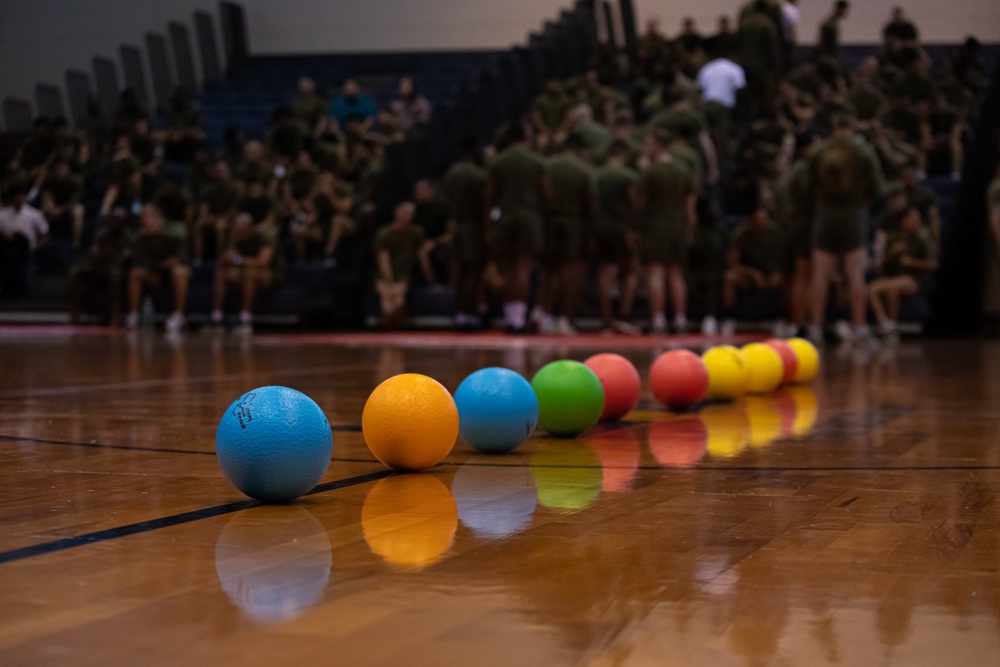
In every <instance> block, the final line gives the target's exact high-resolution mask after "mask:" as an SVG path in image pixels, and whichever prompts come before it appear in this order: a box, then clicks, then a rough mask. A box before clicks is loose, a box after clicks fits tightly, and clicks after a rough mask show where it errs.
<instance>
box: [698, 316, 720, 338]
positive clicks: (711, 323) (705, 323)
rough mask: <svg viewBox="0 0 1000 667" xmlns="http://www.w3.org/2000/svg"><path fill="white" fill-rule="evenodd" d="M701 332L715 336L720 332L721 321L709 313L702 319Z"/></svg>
mask: <svg viewBox="0 0 1000 667" xmlns="http://www.w3.org/2000/svg"><path fill="white" fill-rule="evenodd" d="M701 333H702V334H704V335H706V336H714V335H715V334H717V333H719V322H718V320H716V319H715V318H714V317H712V316H711V315H709V316H708V317H706V318H705V319H703V320H702V321H701Z"/></svg>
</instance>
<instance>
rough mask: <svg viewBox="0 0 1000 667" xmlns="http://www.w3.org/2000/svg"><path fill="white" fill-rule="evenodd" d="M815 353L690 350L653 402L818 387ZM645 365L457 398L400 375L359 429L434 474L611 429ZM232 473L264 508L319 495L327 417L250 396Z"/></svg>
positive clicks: (262, 395)
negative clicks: (477, 458)
mask: <svg viewBox="0 0 1000 667" xmlns="http://www.w3.org/2000/svg"><path fill="white" fill-rule="evenodd" d="M819 363H820V362H819V354H818V352H817V351H816V348H815V347H813V346H812V345H811V344H810V343H809V342H808V341H805V340H803V339H792V340H790V341H782V340H770V341H766V342H764V343H751V344H749V345H746V346H744V347H743V348H741V349H740V348H736V347H732V346H718V347H713V348H711V349H709V350H707V351H706V352H705V353H704V354H703V355H701V356H700V357H699V356H698V355H697V354H695V353H694V352H690V351H688V350H671V351H669V352H664V353H663V354H661V355H659V356H658V357H657V358H656V360H655V361H654V362H653V364H652V366H651V367H650V369H649V386H650V389H651V390H652V393H653V396H654V397H656V399H657V400H658V401H659V402H660V403H661V404H663V405H664V406H666V407H668V408H688V407H690V406H693V405H696V404H698V403H700V402H701V401H704V400H706V399H708V400H715V401H725V400H733V399H736V398H738V397H740V396H742V395H743V394H745V393H750V394H767V393H771V392H773V391H776V390H777V389H778V387H780V386H781V385H782V384H786V383H793V382H809V381H811V380H812V379H813V378H814V377H815V376H816V374H817V372H818V371H819ZM641 392H642V380H641V377H640V375H639V372H638V370H637V369H636V367H635V366H634V365H633V364H632V362H630V361H629V360H628V359H626V358H625V357H622V356H621V355H618V354H613V353H602V354H597V355H594V356H592V357H590V358H589V359H587V360H585V361H584V362H582V363H581V362H578V361H572V360H568V359H563V360H559V361H553V362H551V363H549V364H546V365H545V366H543V367H542V368H541V369H539V370H538V372H537V373H535V375H534V377H532V379H531V382H530V383H529V382H528V381H527V380H526V379H525V378H524V377H523V376H521V375H520V374H518V373H516V372H515V371H512V370H509V369H506V368H484V369H481V370H478V371H475V372H474V373H472V374H471V375H469V376H468V377H466V378H465V379H464V380H463V381H462V383H461V384H460V385H459V386H458V388H457V389H456V390H455V394H454V397H453V396H452V395H451V394H450V393H449V392H448V390H447V389H446V388H445V387H444V385H442V384H441V383H440V382H438V381H437V380H435V379H433V378H431V377H428V376H426V375H420V374H417V373H403V374H400V375H396V376H394V377H391V378H389V379H388V380H385V381H384V382H382V383H381V384H380V385H379V386H378V387H376V388H375V390H374V391H373V392H372V393H371V395H370V396H369V397H368V400H367V402H366V403H365V407H364V411H363V413H362V416H361V431H362V434H363V436H364V440H365V443H366V444H367V446H368V448H369V450H371V453H372V454H373V455H374V456H375V458H377V459H378V460H379V461H381V462H382V463H384V464H386V465H388V466H390V467H392V468H396V469H398V470H405V471H416V470H424V469H427V468H431V467H433V466H435V465H437V464H438V463H440V462H441V461H442V460H444V458H445V457H446V456H447V455H448V454H449V453H450V452H451V450H452V448H453V447H454V446H455V442H456V441H457V439H458V438H459V437H461V438H462V439H463V440H464V441H465V442H466V443H468V444H469V445H470V446H471V447H473V448H474V449H476V450H478V451H480V452H484V453H488V454H503V453H506V452H510V451H513V450H514V449H516V448H517V447H518V446H519V445H521V444H522V443H523V442H524V441H526V440H527V439H528V438H530V437H531V435H532V434H533V433H534V432H535V430H536V428H537V429H541V430H543V431H545V432H547V433H548V434H549V435H551V436H555V437H575V436H577V435H579V434H580V433H583V432H584V431H586V430H587V429H589V428H591V427H592V426H594V425H595V424H597V423H598V422H599V421H614V420H618V419H621V418H622V417H624V416H625V415H626V414H628V413H629V412H631V411H632V410H633V409H634V408H635V406H636V404H637V403H638V401H639V397H640V394H641ZM216 453H217V454H218V459H219V464H220V466H221V468H222V471H223V473H224V474H225V476H226V477H227V478H228V479H229V481H230V482H232V483H233V485H234V486H236V487H237V488H238V489H239V490H240V491H242V492H243V493H245V494H246V495H248V496H250V497H252V498H256V499H258V500H262V501H265V502H284V501H288V500H292V499H294V498H297V497H299V496H301V495H303V494H305V493H307V492H308V491H309V490H310V489H312V488H313V487H314V486H315V485H316V484H317V483H318V482H319V480H320V479H321V478H322V476H323V474H324V473H325V472H326V469H327V467H328V466H329V463H330V458H331V456H332V453H333V435H332V431H331V429H330V424H329V421H328V420H327V418H326V415H325V414H324V413H323V410H322V409H321V408H320V407H319V405H317V404H316V402H315V401H313V400H312V399H311V398H309V397H308V396H306V395H305V394H303V393H301V392H299V391H296V390H294V389H289V388H288V387H277V386H268V387H260V388H257V389H254V390H253V391H250V392H247V393H246V394H244V395H243V396H241V397H240V398H239V399H237V400H236V401H235V402H233V404H232V405H230V407H229V409H228V410H227V411H226V413H225V414H224V415H223V417H222V420H221V421H220V422H219V428H218V430H217V432H216Z"/></svg>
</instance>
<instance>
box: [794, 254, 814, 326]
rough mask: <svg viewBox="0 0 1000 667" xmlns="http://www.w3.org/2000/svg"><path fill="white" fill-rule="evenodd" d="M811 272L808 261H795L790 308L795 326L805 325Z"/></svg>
mask: <svg viewBox="0 0 1000 667" xmlns="http://www.w3.org/2000/svg"><path fill="white" fill-rule="evenodd" d="M811 272H812V267H811V266H810V261H809V260H808V259H796V260H795V275H794V276H793V277H792V307H791V313H790V318H791V321H792V323H793V324H795V325H796V326H803V325H805V323H806V319H807V313H808V311H809V287H810V285H809V279H810V275H811Z"/></svg>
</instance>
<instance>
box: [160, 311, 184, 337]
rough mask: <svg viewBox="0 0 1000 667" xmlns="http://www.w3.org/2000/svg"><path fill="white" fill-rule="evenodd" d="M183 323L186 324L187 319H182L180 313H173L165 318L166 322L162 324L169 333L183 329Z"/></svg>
mask: <svg viewBox="0 0 1000 667" xmlns="http://www.w3.org/2000/svg"><path fill="white" fill-rule="evenodd" d="M185 324H187V321H186V320H185V319H184V316H183V315H181V314H180V313H174V314H172V315H171V316H170V317H168V318H167V322H166V324H164V325H163V326H164V328H165V329H166V330H167V331H169V332H170V333H177V332H179V331H183V330H184V326H185Z"/></svg>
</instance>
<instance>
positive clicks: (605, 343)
mask: <svg viewBox="0 0 1000 667" xmlns="http://www.w3.org/2000/svg"><path fill="white" fill-rule="evenodd" d="M764 338H767V336H766V335H764V334H736V335H733V336H703V335H700V334H697V335H688V336H626V335H623V334H612V335H608V334H600V333H584V334H580V335H578V336H511V335H507V334H504V333H502V332H497V331H486V332H482V333H472V334H469V333H457V332H451V331H428V332H358V333H329V334H271V335H263V336H255V337H254V344H255V345H273V346H279V345H343V346H348V347H386V346H393V347H418V348H442V347H452V348H500V349H510V348H515V349H516V348H567V349H638V350H644V349H655V348H663V349H666V348H678V347H685V348H690V347H694V348H706V347H709V346H712V345H723V344H730V345H743V344H745V343H750V342H753V341H757V340H763V339H764Z"/></svg>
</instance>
